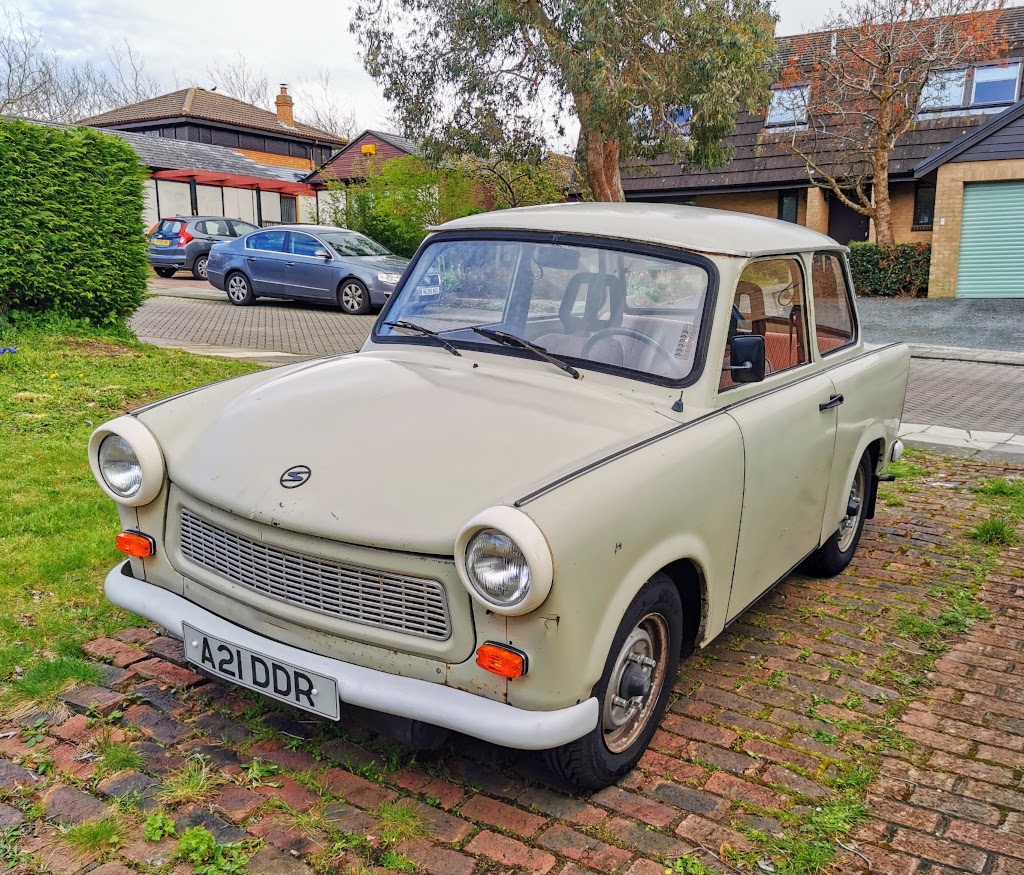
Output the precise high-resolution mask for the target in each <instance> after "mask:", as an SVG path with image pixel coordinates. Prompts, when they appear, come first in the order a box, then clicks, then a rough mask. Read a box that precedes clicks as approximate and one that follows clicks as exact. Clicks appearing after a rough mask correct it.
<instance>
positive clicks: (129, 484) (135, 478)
mask: <svg viewBox="0 0 1024 875" xmlns="http://www.w3.org/2000/svg"><path fill="white" fill-rule="evenodd" d="M99 468H100V473H101V474H102V475H103V480H104V481H105V482H106V484H107V486H109V487H110V489H111V491H112V492H115V493H117V494H118V495H120V496H121V497H123V498H131V497H132V496H134V495H136V494H137V493H138V491H139V490H140V489H141V488H142V464H141V463H140V462H139V457H138V456H137V455H136V454H135V450H134V449H132V445H131V444H130V443H128V441H126V440H125V439H124V438H123V437H121V435H119V434H108V435H107V436H106V437H105V438H103V442H102V443H101V444H100V451H99Z"/></svg>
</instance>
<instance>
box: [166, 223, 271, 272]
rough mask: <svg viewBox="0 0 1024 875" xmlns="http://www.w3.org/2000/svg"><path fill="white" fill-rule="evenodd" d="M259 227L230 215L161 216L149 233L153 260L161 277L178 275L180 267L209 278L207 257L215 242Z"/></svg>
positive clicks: (229, 238)
mask: <svg viewBox="0 0 1024 875" xmlns="http://www.w3.org/2000/svg"><path fill="white" fill-rule="evenodd" d="M257 230H259V229H258V228H257V226H256V225H250V224H249V223H248V222H243V221H242V220H241V219H232V218H230V217H228V216H172V217H170V218H167V219H161V220H160V221H159V222H157V223H156V224H155V225H154V226H153V227H152V228H151V229H150V233H149V252H148V258H149V263H150V265H151V266H152V267H153V270H155V271H156V272H157V274H158V275H159V276H162V277H164V278H165V279H166V278H168V277H172V276H174V274H175V273H176V272H177V271H179V270H188V271H191V272H192V276H194V277H195V278H196V279H197V280H204V279H206V265H207V259H208V258H209V255H210V249H211V248H212V247H213V244H214V243H220V242H222V241H224V240H233V239H234V238H236V237H241V236H242V235H244V234H248V233H249V232H250V231H257Z"/></svg>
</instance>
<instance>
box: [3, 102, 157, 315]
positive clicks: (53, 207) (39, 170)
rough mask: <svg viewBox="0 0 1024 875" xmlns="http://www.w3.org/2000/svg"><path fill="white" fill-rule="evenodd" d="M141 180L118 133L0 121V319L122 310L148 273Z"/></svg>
mask: <svg viewBox="0 0 1024 875" xmlns="http://www.w3.org/2000/svg"><path fill="white" fill-rule="evenodd" d="M145 178H146V170H145V168H143V167H142V166H141V165H140V164H139V160H138V158H137V157H136V155H135V152H134V151H132V148H131V146H129V145H128V144H127V143H126V142H125V141H124V140H122V139H121V138H119V137H115V136H113V135H111V134H101V133H100V132H99V131H94V130H91V129H89V128H54V127H47V126H44V125H34V124H28V123H25V122H21V121H0V317H2V316H4V315H7V316H11V317H12V318H14V319H15V320H16V319H17V317H18V316H19V315H21V314H28V313H45V312H50V313H54V314H56V315H60V316H66V317H69V318H72V319H80V320H88V321H89V322H91V323H93V324H97V325H111V324H115V323H118V322H120V321H122V320H123V319H125V318H126V317H128V316H130V315H131V314H132V313H133V312H134V311H135V310H136V309H137V308H138V306H139V305H140V304H141V303H142V301H143V299H144V298H145V296H146V279H147V277H148V272H149V269H148V265H147V263H146V238H145V234H144V231H143V227H142V207H143V189H142V185H143V180H144V179H145Z"/></svg>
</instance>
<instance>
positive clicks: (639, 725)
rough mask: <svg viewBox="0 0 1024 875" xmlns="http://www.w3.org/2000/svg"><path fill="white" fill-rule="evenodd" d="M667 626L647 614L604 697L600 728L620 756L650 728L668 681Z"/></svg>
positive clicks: (617, 663)
mask: <svg viewBox="0 0 1024 875" xmlns="http://www.w3.org/2000/svg"><path fill="white" fill-rule="evenodd" d="M668 641H669V632H668V624H667V622H666V621H665V618H664V617H662V616H661V615H660V614H648V615H647V616H646V617H644V618H643V620H641V621H640V622H639V623H638V624H637V625H636V627H635V628H634V629H633V631H632V632H630V634H629V635H628V636H627V637H626V640H625V641H624V642H623V644H622V648H621V649H620V650H619V654H618V657H617V658H616V660H615V665H614V666H613V667H612V673H611V677H610V678H609V682H608V688H607V691H606V692H605V695H604V703H603V707H602V719H601V726H602V730H603V732H604V740H605V744H606V745H607V746H608V749H609V750H610V751H612V752H613V753H621V752H622V751H624V750H626V749H627V748H628V747H629V746H630V745H632V744H633V742H634V741H636V739H637V737H638V736H639V735H640V733H641V732H643V730H644V728H645V727H646V726H647V723H648V720H649V718H650V715H651V714H652V713H653V711H654V707H655V705H656V704H657V701H658V698H659V696H660V695H661V690H662V687H663V685H664V682H665V670H666V666H667V663H668Z"/></svg>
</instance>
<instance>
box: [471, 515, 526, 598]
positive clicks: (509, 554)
mask: <svg viewBox="0 0 1024 875" xmlns="http://www.w3.org/2000/svg"><path fill="white" fill-rule="evenodd" d="M466 572H467V574H468V575H469V579H470V582H471V583H472V584H473V586H475V587H476V589H477V590H478V591H479V592H480V594H481V595H482V596H483V597H484V598H485V599H487V601H490V602H494V603H495V604H499V605H503V606H509V607H510V606H512V605H516V604H519V602H521V601H522V600H523V599H525V598H526V596H527V595H528V594H529V592H530V564H529V563H528V562H527V561H526V556H525V555H524V554H523V551H522V550H520V549H519V545H518V544H516V542H515V541H513V540H512V539H511V538H510V537H509V536H508V535H506V534H504V533H502V532H499V531H498V530H497V529H481V530H480V531H479V532H477V533H476V534H475V535H474V536H473V538H472V539H471V540H470V542H469V546H468V547H467V548H466Z"/></svg>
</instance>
